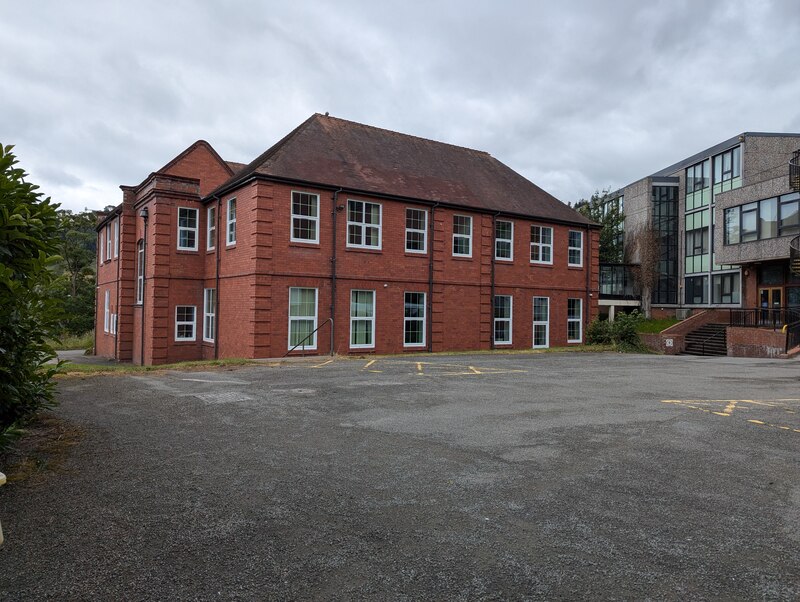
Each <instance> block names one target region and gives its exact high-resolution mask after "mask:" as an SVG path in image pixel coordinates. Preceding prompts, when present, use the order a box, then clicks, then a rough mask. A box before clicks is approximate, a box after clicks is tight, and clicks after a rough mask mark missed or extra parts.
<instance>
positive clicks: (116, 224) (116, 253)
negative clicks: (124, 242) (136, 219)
mask: <svg viewBox="0 0 800 602" xmlns="http://www.w3.org/2000/svg"><path fill="white" fill-rule="evenodd" d="M117 257H119V218H117V219H115V220H114V259H116V258H117Z"/></svg>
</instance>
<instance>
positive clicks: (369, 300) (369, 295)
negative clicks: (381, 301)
mask: <svg viewBox="0 0 800 602" xmlns="http://www.w3.org/2000/svg"><path fill="white" fill-rule="evenodd" d="M350 347H357V348H362V347H375V291H350Z"/></svg>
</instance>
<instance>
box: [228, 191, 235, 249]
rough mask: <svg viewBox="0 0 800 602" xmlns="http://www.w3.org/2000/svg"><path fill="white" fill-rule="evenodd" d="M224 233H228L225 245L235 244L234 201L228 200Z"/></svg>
mask: <svg viewBox="0 0 800 602" xmlns="http://www.w3.org/2000/svg"><path fill="white" fill-rule="evenodd" d="M226 232H227V233H228V238H227V241H228V242H227V245H228V246H231V245H235V244H236V199H229V200H228V217H227V220H226Z"/></svg>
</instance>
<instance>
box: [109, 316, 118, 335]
mask: <svg viewBox="0 0 800 602" xmlns="http://www.w3.org/2000/svg"><path fill="white" fill-rule="evenodd" d="M109 332H110V333H111V334H117V314H115V313H114V314H111V328H110V329H109Z"/></svg>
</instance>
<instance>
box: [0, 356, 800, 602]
mask: <svg viewBox="0 0 800 602" xmlns="http://www.w3.org/2000/svg"><path fill="white" fill-rule="evenodd" d="M326 362H327V360H326V359H325V358H322V359H320V360H319V363H318V364H314V365H315V366H317V367H312V364H310V363H309V362H306V363H301V364H292V365H288V366H283V367H271V366H256V367H246V368H238V369H233V370H231V369H229V370H219V371H209V372H174V371H170V372H163V373H147V374H143V375H141V374H137V375H130V376H119V375H117V376H102V377H97V376H95V377H86V378H70V379H65V380H62V381H61V382H60V384H59V392H60V397H61V402H62V405H61V407H60V409H59V410H58V411H57V413H58V415H59V416H60V417H62V418H64V419H66V420H69V421H72V422H74V423H77V424H78V425H79V426H80V427H82V428H83V429H84V430H85V431H86V436H85V438H84V440H83V441H82V443H80V444H79V445H77V446H76V447H74V448H72V450H71V452H70V457H69V458H68V459H67V461H66V462H65V464H64V466H63V468H62V469H61V470H59V471H57V472H55V473H52V474H50V475H49V476H48V477H47V478H46V479H45V480H43V481H41V480H40V481H37V483H36V484H33V485H8V486H5V487H3V488H0V519H2V522H3V529H4V531H5V535H6V543H5V545H4V546H3V547H2V548H0V599H2V600H34V599H35V600H42V599H45V600H47V599H68V600H79V599H103V600H123V599H124V600H179V599H181V600H182V599H192V600H195V599H232V600H236V599H242V600H253V599H255V600H267V599H269V600H297V599H333V600H352V599H369V600H411V599H414V600H417V599H432V600H445V599H447V600H476V599H477V600H480V599H488V600H495V599H515V600H516V599H548V600H552V599H637V600H648V599H658V600H661V599H674V600H693V599H717V600H732V599H767V600H796V599H798V598H799V597H800V463H799V461H798V458H800V456H799V455H798V452H799V451H800V362H798V361H794V360H789V361H786V360H784V361H781V360H749V359H734V358H692V357H661V356H635V355H616V354H572V353H564V354H539V355H454V356H419V357H402V358H386V359H376V360H374V361H373V360H371V359H369V358H367V359H363V360H356V359H351V360H346V359H342V360H336V361H332V362H330V363H326ZM418 362H419V363H418Z"/></svg>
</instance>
